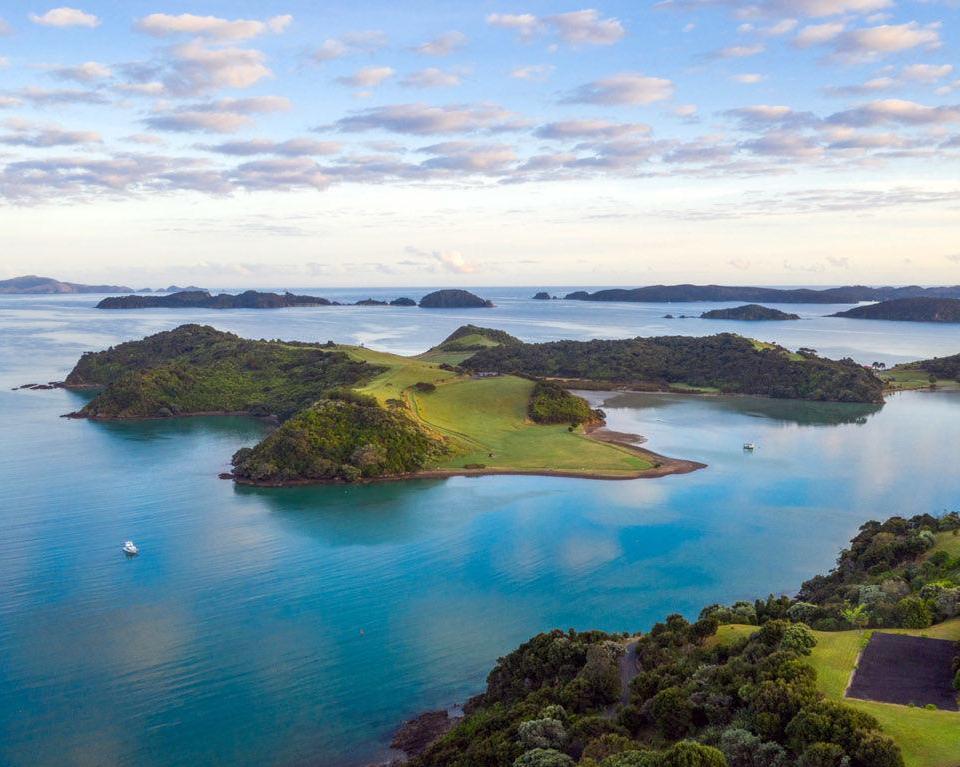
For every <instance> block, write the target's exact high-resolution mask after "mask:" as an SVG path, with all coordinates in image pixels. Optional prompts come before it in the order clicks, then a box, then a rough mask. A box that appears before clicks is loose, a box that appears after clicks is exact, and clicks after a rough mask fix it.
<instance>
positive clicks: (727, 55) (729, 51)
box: [710, 43, 767, 59]
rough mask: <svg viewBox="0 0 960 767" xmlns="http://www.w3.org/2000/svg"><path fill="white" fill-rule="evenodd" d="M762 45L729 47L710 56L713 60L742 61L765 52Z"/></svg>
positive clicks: (764, 47)
mask: <svg viewBox="0 0 960 767" xmlns="http://www.w3.org/2000/svg"><path fill="white" fill-rule="evenodd" d="M766 49H767V48H766V46H765V45H764V44H763V43H753V44H752V45H731V46H729V47H727V48H721V49H720V50H718V51H714V52H713V53H711V54H710V58H714V59H744V58H747V57H748V56H756V55H757V54H759V53H763V52H764V51H765V50H766Z"/></svg>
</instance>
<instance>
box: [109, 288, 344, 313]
mask: <svg viewBox="0 0 960 767" xmlns="http://www.w3.org/2000/svg"><path fill="white" fill-rule="evenodd" d="M337 305H338V304H337V303H336V302H335V301H329V300H327V299H326V298H320V297H318V296H297V295H294V294H293V293H262V292H260V291H256V290H247V291H244V292H243V293H239V294H237V295H231V294H230V293H220V294H219V295H213V294H211V293H208V292H207V291H205V290H185V291H181V292H179V293H171V294H170V295H167V296H144V295H129V296H111V297H110V298H105V299H103V300H102V301H101V302H100V303H99V304H97V309H282V308H285V307H289V306H337Z"/></svg>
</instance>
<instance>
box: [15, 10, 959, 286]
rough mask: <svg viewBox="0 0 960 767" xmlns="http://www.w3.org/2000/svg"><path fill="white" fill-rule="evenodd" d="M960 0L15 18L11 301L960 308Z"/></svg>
mask: <svg viewBox="0 0 960 767" xmlns="http://www.w3.org/2000/svg"><path fill="white" fill-rule="evenodd" d="M958 51H960V5H958V3H957V2H956V1H955V0H924V1H923V2H915V1H910V0H755V1H754V2H745V1H742V0H662V1H660V2H656V1H654V2H646V1H642V2H638V1H637V0H633V1H630V2H605V3H603V4H599V3H598V4H596V5H579V4H576V3H574V4H572V5H569V4H561V3H555V2H482V1H481V2H475V3H463V2H420V1H418V0H413V1H409V0H408V2H404V3H397V2H395V1H394V2H389V3H387V2H379V0H373V1H369V0H368V1H365V2H362V3H343V2H337V3H332V2H306V1H302V0H293V1H291V2H278V1H277V0H260V2H245V1H242V0H241V1H240V2H237V1H233V2H229V3H228V2H200V1H199V0H188V1H187V2H179V1H175V2H152V1H151V2H143V1H142V0H126V1H125V2H122V3H121V2H106V1H104V0H95V1H93V0H82V3H81V4H80V5H77V6H54V5H48V4H43V3H38V2H34V1H33V0H29V1H28V2H21V1H20V0H5V2H0V278H4V277H12V276H15V275H18V274H26V273H30V274H42V275H46V276H53V277H57V278H60V279H67V280H74V281H84V282H103V281H108V282H121V283H124V284H130V285H135V286H136V287H143V286H154V287H155V286H158V285H165V284H169V283H170V282H178V283H180V284H184V283H187V282H192V283H196V284H202V285H212V286H238V287H240V286H273V287H279V286H303V287H313V286H316V287H322V286H325V285H330V286H358V287H361V286H404V285H418V286H428V285H444V286H452V287H458V286H466V287H469V286H472V285H511V284H513V285H542V286H549V285H584V286H590V285H642V284H653V283H670V282H719V283H726V284H768V285H792V284H807V285H821V284H822V285H827V284H846V283H851V282H863V283H869V284H881V283H882V284H893V283H899V284H903V283H923V284H956V283H960V57H958V53H957V52H958Z"/></svg>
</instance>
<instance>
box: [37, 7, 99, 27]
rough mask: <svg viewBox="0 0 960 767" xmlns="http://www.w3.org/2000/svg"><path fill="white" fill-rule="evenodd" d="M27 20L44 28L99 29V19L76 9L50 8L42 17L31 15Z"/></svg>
mask: <svg viewBox="0 0 960 767" xmlns="http://www.w3.org/2000/svg"><path fill="white" fill-rule="evenodd" d="M28 18H29V19H30V21H32V22H33V23H34V24H41V25H42V26H45V27H90V28H93V27H99V26H100V19H98V18H97V17H96V16H94V15H93V14H92V13H85V12H84V11H81V10H79V9H77V8H68V7H66V6H64V7H62V8H52V9H50V10H49V11H47V12H46V13H45V14H43V15H42V16H38V15H37V14H35V13H31V14H30V15H29V16H28Z"/></svg>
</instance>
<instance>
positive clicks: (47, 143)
mask: <svg viewBox="0 0 960 767" xmlns="http://www.w3.org/2000/svg"><path fill="white" fill-rule="evenodd" d="M4 125H5V126H6V127H7V128H11V129H13V132H12V133H8V134H6V135H0V144H4V145H6V146H22V147H34V148H47V147H54V146H80V145H85V144H99V143H101V142H102V140H103V139H102V138H101V137H100V134H99V133H96V132H95V131H70V130H65V129H63V128H61V127H60V126H59V125H49V126H37V125H34V124H33V123H26V122H20V121H14V120H8V121H6V122H5V123H4Z"/></svg>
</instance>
